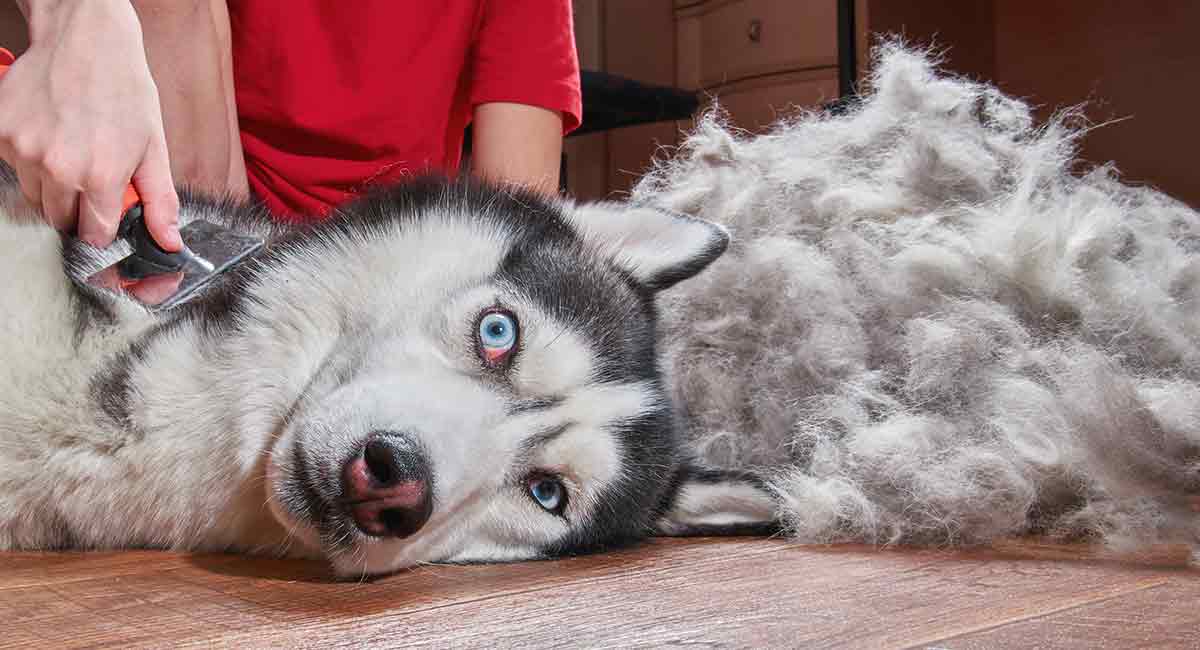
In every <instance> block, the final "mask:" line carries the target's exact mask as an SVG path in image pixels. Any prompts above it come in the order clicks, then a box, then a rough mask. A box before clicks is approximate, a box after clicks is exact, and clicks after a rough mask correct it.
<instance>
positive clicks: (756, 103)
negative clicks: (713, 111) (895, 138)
mask: <svg viewBox="0 0 1200 650" xmlns="http://www.w3.org/2000/svg"><path fill="white" fill-rule="evenodd" d="M710 94H711V95H713V96H715V97H716V100H717V103H718V104H720V106H721V108H722V109H724V110H725V112H727V113H728V114H729V119H730V121H731V122H732V123H733V125H734V126H737V127H739V128H742V129H746V130H747V131H753V132H762V131H763V130H765V128H766V127H769V126H771V125H772V124H773V123H775V122H776V121H778V120H779V118H781V117H783V116H785V115H789V114H792V113H794V112H796V111H797V110H799V109H815V108H818V107H820V106H821V105H822V104H825V103H826V102H831V101H834V100H836V99H837V98H838V79H837V73H836V71H833V70H820V71H809V72H798V73H788V74H780V75H771V76H769V77H762V78H758V79H751V80H749V81H745V82H742V83H735V84H730V85H729V86H726V87H724V88H720V89H717V90H715V91H710Z"/></svg>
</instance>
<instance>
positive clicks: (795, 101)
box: [567, 0, 865, 199]
mask: <svg viewBox="0 0 1200 650" xmlns="http://www.w3.org/2000/svg"><path fill="white" fill-rule="evenodd" d="M864 1H865V0H574V6H575V28H576V40H577V43H578V44H579V50H580V61H581V64H582V65H583V67H584V68H585V69H593V70H603V71H605V72H609V73H612V74H617V75H621V76H624V77H628V78H631V79H635V80H637V81H641V82H646V83H651V84H659V85H670V86H675V87H678V88H682V89H685V90H689V91H695V92H697V93H698V94H699V95H700V97H701V99H702V105H701V111H703V110H705V109H707V108H709V107H710V106H711V105H712V103H713V102H717V103H718V104H719V106H720V107H721V108H722V109H723V110H724V111H725V112H726V113H727V115H728V118H729V119H730V121H731V122H732V124H733V125H734V126H737V127H739V128H742V129H746V130H749V131H760V130H762V129H763V128H764V127H767V126H768V125H770V124H771V123H772V122H774V121H775V120H776V119H778V117H779V116H780V115H781V114H784V113H789V112H792V111H794V110H795V109H797V108H813V107H818V106H821V105H822V104H825V103H827V102H831V101H834V100H836V99H837V98H838V97H839V96H840V95H841V93H842V91H843V89H844V88H845V87H846V86H848V85H849V84H850V83H851V82H852V81H853V78H854V74H855V70H856V69H855V66H854V63H853V61H854V53H855V51H856V47H855V46H854V45H853V44H851V45H850V46H848V47H847V46H844V45H842V46H841V47H840V44H841V43H845V42H847V41H849V42H851V43H853V40H854V39H853V37H854V34H853V30H854V29H855V25H854V24H853V22H852V20H853V19H852V16H853V7H854V4H855V2H864ZM848 21H849V22H848ZM847 30H851V31H849V32H847ZM839 34H840V35H841V38H840V39H839ZM847 49H848V50H849V51H848V52H847V51H846V50H847ZM847 54H849V55H850V57H849V58H846V55H847ZM847 66H849V68H847ZM848 80H849V81H848ZM584 120H585V121H586V120H587V116H586V115H585V116H584ZM691 125H692V124H691V122H690V121H688V122H679V123H665V124H649V125H643V126H636V127H630V128H622V129H616V130H613V131H611V132H608V133H603V134H593V135H588V136H584V137H582V138H571V139H568V144H567V157H568V165H567V168H568V174H567V178H568V183H567V187H568V191H570V192H571V193H572V194H574V195H576V196H578V197H580V198H585V199H590V198H598V197H601V196H610V195H616V196H620V195H621V194H623V193H624V192H625V191H627V190H628V189H629V188H630V187H631V186H632V184H633V183H634V182H635V181H636V180H637V178H638V177H640V176H641V174H642V173H643V172H644V171H645V170H646V168H647V167H648V166H649V164H650V162H651V160H652V158H653V157H654V156H655V155H656V154H661V153H662V150H661V147H671V146H674V145H677V144H678V143H679V141H680V139H681V138H682V135H683V133H685V132H686V131H687V130H688V129H689V128H690V127H691Z"/></svg>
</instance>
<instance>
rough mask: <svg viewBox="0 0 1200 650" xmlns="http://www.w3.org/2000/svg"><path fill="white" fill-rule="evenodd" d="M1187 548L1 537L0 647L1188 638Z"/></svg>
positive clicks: (1197, 612) (1116, 643) (1195, 624)
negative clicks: (599, 549)
mask: <svg viewBox="0 0 1200 650" xmlns="http://www.w3.org/2000/svg"><path fill="white" fill-rule="evenodd" d="M1186 557H1187V555H1186V551H1184V550H1179V549H1167V550H1166V551H1164V553H1162V554H1160V555H1157V556H1153V557H1143V558H1136V559H1135V560H1136V561H1132V560H1130V559H1128V558H1122V559H1112V558H1104V557H1097V556H1095V555H1089V554H1088V553H1085V552H1084V551H1083V550H1082V549H1075V548H1066V549H1064V548H1056V547H1049V546H1038V545H1036V544H1032V543H1020V544H1011V545H1008V546H1003V547H998V548H997V549H991V550H988V551H974V552H970V553H949V552H939V551H929V550H921V551H916V550H898V551H878V550H872V549H865V548H859V547H798V546H794V545H790V544H788V543H785V542H782V541H771V540H750V539H721V540H710V539H696V540H661V541H654V542H651V543H649V544H647V545H644V546H642V547H639V548H637V549H633V550H629V551H625V552H620V553H612V554H608V555H599V556H593V557H587V558H576V559H571V560H564V561H555V562H527V563H519V564H510V565H493V566H475V567H448V566H437V567H422V568H419V569H416V570H413V571H408V572H405V573H402V574H399V575H395V576H391V577H388V578H385V579H381V580H376V581H373V582H367V583H360V582H335V581H331V580H329V578H328V576H327V575H326V574H325V571H324V569H323V568H322V566H321V565H320V564H315V563H305V562H291V561H262V560H252V559H246V558H241V557H234V556H187V555H177V554H168V553H153V552H136V553H102V554H0V623H3V625H2V627H0V647H2V648H10V647H13V648H15V647H44V648H68V647H98V646H119V647H172V648H175V647H195V646H201V647H211V646H236V647H319V648H329V647H366V646H370V647H381V646H433V647H439V648H440V647H487V648H494V647H513V646H520V647H556V648H557V647H621V648H626V647H647V646H649V647H663V646H700V647H714V646H715V647H754V648H764V647H770V648H820V647H847V648H873V647H897V648H898V647H937V648H997V647H1022V648H1032V647H1043V648H1089V649H1090V648H1137V647H1144V648H1172V647H1177V648H1200V570H1196V569H1194V568H1192V569H1189V568H1186V563H1187V559H1186Z"/></svg>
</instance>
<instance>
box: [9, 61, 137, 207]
mask: <svg viewBox="0 0 1200 650" xmlns="http://www.w3.org/2000/svg"><path fill="white" fill-rule="evenodd" d="M16 60H17V57H15V56H13V53H12V52H9V51H8V50H7V49H5V48H3V47H0V79H3V78H4V74H5V73H6V72H8V68H9V66H11V65H12V64H13V62H14V61H16ZM141 202H142V197H140V196H138V193H137V190H136V189H134V188H133V183H130V184H129V185H126V186H125V194H124V195H122V196H121V214H122V215H124V214H125V213H126V212H128V211H129V208H132V207H133V206H135V205H137V204H139V203H141Z"/></svg>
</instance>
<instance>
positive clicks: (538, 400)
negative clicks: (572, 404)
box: [508, 395, 567, 415]
mask: <svg viewBox="0 0 1200 650" xmlns="http://www.w3.org/2000/svg"><path fill="white" fill-rule="evenodd" d="M566 400H567V398H565V397H563V396H562V395H550V396H547V397H531V398H529V399H522V400H517V401H515V402H513V403H512V404H511V405H509V407H508V414H509V415H522V414H524V413H536V412H538V411H548V410H550V409H552V408H554V407H556V406H558V405H559V404H562V403H563V402H565V401H566Z"/></svg>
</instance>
